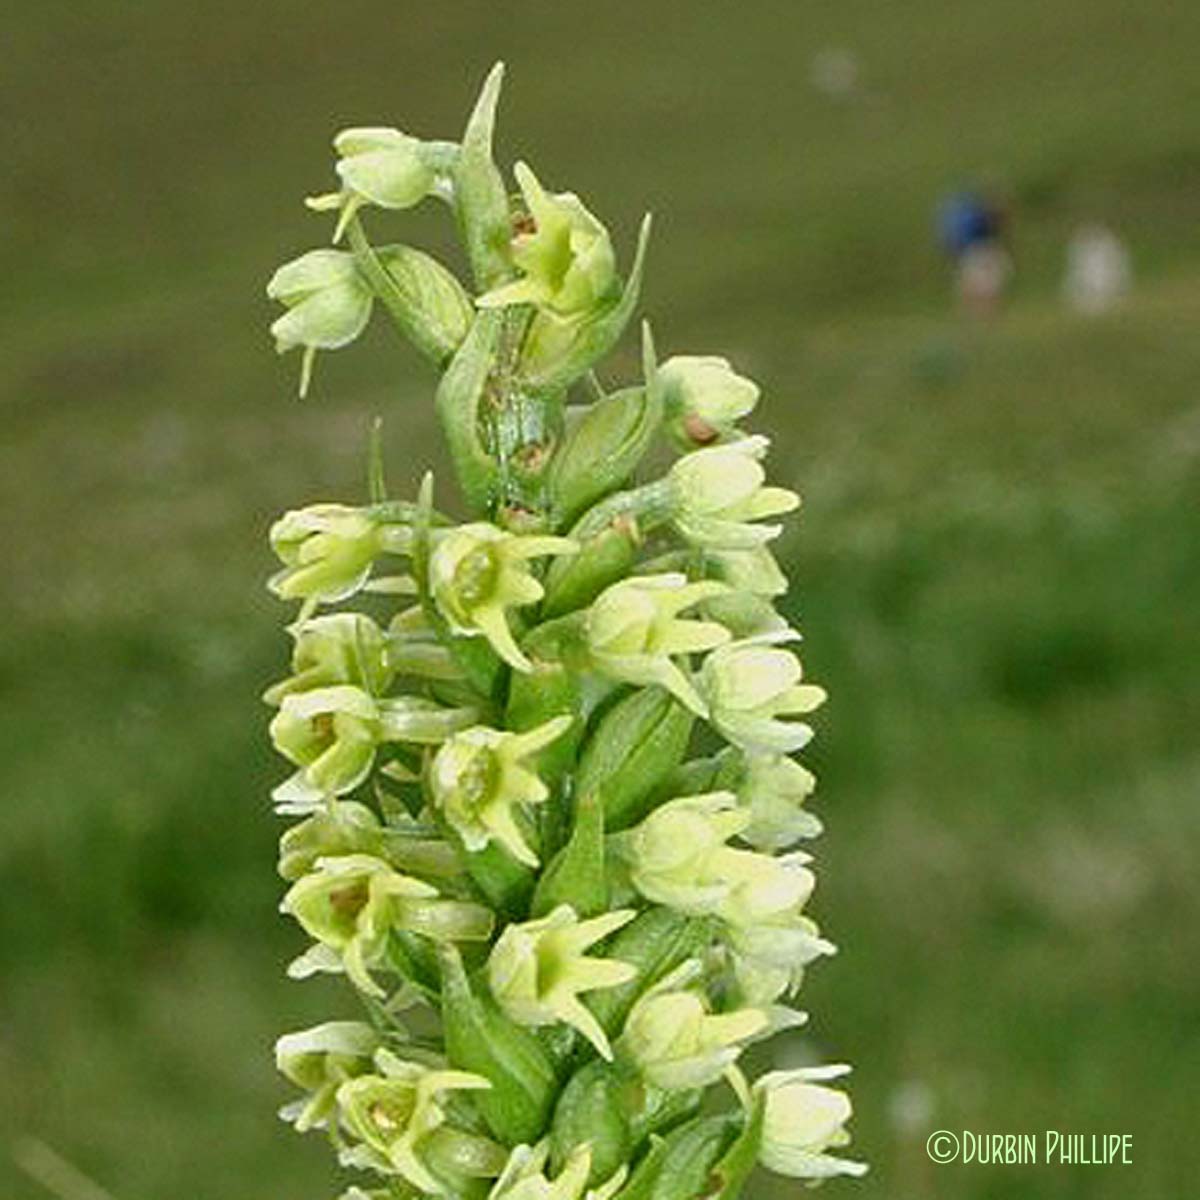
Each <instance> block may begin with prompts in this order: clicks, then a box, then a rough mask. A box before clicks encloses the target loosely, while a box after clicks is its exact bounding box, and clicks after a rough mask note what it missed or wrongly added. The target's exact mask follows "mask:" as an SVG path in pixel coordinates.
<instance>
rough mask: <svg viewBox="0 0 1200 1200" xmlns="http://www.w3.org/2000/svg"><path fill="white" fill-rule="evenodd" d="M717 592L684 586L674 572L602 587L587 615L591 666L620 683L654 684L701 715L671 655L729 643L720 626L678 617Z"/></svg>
mask: <svg viewBox="0 0 1200 1200" xmlns="http://www.w3.org/2000/svg"><path fill="white" fill-rule="evenodd" d="M723 590H724V585H723V584H719V583H714V582H700V583H688V581H687V577H686V576H685V575H675V574H667V575H643V576H635V577H634V578H632V579H627V580H624V581H623V582H621V583H615V584H613V585H612V586H611V587H609V588H606V589H605V590H604V591H603V592H602V593H601V594H600V596H599V597H598V598H597V599H596V601H595V603H594V604H593V605H592V607H591V608H590V609H589V610H588V614H587V644H588V651H589V654H590V655H591V659H592V663H593V665H594V666H595V668H596V669H597V670H598V671H599V672H600V673H601V674H603V675H607V676H608V677H609V678H610V679H616V680H619V681H621V682H623V683H632V684H636V685H638V686H649V685H651V684H657V685H658V686H659V687H663V688H666V690H667V691H669V692H670V693H671V694H672V695H673V696H676V697H677V698H678V699H679V700H680V701H681V702H682V703H683V704H685V705H686V706H687V707H688V708H689V709H691V711H692V712H694V713H696V714H698V715H700V716H704V715H706V709H705V706H704V701H703V700H702V699H701V697H700V696H699V694H698V693H697V691H696V689H695V687H694V686H693V684H692V682H691V680H690V679H689V678H688V677H687V675H685V674H684V672H683V671H682V670H681V668H680V667H679V666H678V664H676V663H675V662H673V661H672V657H673V656H674V655H680V654H692V653H696V652H699V651H703V650H710V649H712V648H713V647H714V646H719V645H721V644H722V643H723V642H727V641H728V640H729V631H728V630H727V629H725V627H724V626H722V625H717V624H716V623H714V622H712V621H692V620H680V619H679V617H678V614H679V613H680V612H682V611H683V610H684V609H686V608H691V607H692V605H694V604H698V603H699V602H700V601H701V600H704V599H706V598H707V597H709V596H713V595H716V594H717V593H719V592H721V591H723Z"/></svg>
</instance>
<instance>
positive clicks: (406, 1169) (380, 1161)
mask: <svg viewBox="0 0 1200 1200" xmlns="http://www.w3.org/2000/svg"><path fill="white" fill-rule="evenodd" d="M376 1062H377V1063H378V1066H379V1070H380V1073H379V1074H372V1075H361V1076H359V1077H358V1078H357V1079H351V1080H349V1081H347V1082H346V1083H344V1084H342V1085H341V1087H339V1088H338V1091H337V1103H338V1108H339V1110H340V1113H341V1119H342V1123H343V1124H344V1126H345V1127H346V1129H347V1131H348V1132H349V1133H350V1134H351V1135H352V1136H353V1137H355V1138H357V1139H358V1140H359V1142H360V1145H358V1146H355V1147H354V1149H353V1150H351V1151H350V1152H349V1153H345V1154H343V1158H342V1161H343V1162H344V1163H346V1164H347V1165H352V1166H361V1167H370V1168H373V1169H374V1170H377V1171H379V1172H381V1173H383V1174H385V1175H400V1176H402V1177H403V1178H404V1179H405V1180H406V1181H407V1182H408V1183H410V1184H412V1186H413V1187H415V1188H418V1189H419V1190H420V1191H421V1192H424V1193H426V1194H430V1195H434V1196H438V1195H443V1194H444V1193H445V1192H446V1187H445V1185H444V1184H443V1182H442V1181H441V1180H440V1179H439V1178H438V1176H437V1175H435V1174H434V1173H433V1171H432V1170H431V1168H430V1163H429V1159H428V1155H429V1151H430V1150H431V1148H432V1146H431V1143H432V1142H433V1140H434V1139H435V1138H436V1137H437V1135H438V1133H439V1132H440V1131H442V1130H446V1131H447V1132H450V1131H451V1127H450V1126H449V1125H448V1124H447V1112H446V1102H445V1093H447V1092H451V1091H474V1090H481V1089H486V1088H488V1087H490V1086H491V1085H490V1084H489V1083H488V1081H487V1080H486V1079H484V1078H482V1076H479V1075H473V1074H471V1073H470V1072H467V1071H450V1070H439V1069H436V1068H432V1067H427V1066H423V1065H422V1064H420V1063H414V1062H406V1061H405V1060H403V1059H400V1058H397V1057H396V1056H395V1055H394V1054H389V1053H388V1052H387V1051H386V1050H385V1051H381V1052H380V1053H379V1054H377V1055H376ZM499 1169H500V1168H499V1166H498V1167H497V1170H499Z"/></svg>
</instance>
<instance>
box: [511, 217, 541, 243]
mask: <svg viewBox="0 0 1200 1200" xmlns="http://www.w3.org/2000/svg"><path fill="white" fill-rule="evenodd" d="M512 231H513V236H514V237H521V236H525V237H528V236H529V235H530V234H532V233H536V232H537V222H536V221H535V220H534V219H533V215H532V214H531V213H527V212H519V213H514V214H513V219H512Z"/></svg>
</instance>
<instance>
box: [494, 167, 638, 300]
mask: <svg viewBox="0 0 1200 1200" xmlns="http://www.w3.org/2000/svg"><path fill="white" fill-rule="evenodd" d="M514 173H515V174H516V177H517V184H518V185H519V187H520V189H521V195H522V196H523V198H524V200H525V206H526V208H527V209H528V211H529V220H530V222H531V223H532V226H533V228H532V229H531V230H530V231H529V232H525V233H520V234H518V235H517V236H516V237H515V238H514V239H513V244H512V258H513V262H514V263H515V264H516V266H517V268H518V269H519V270H520V271H521V274H522V278H521V279H519V280H517V281H516V282H515V283H508V284H504V285H503V286H501V287H498V288H496V289H494V290H493V291H490V292H488V293H486V294H485V295H483V296H481V297H480V298H479V300H478V301H477V303H478V304H479V305H480V307H481V308H500V307H503V306H505V305H509V304H534V305H536V306H537V307H538V308H543V309H548V310H549V311H550V312H551V313H554V314H555V315H557V316H560V317H571V316H574V315H576V314H578V313H581V312H586V311H588V310H590V309H593V308H595V307H596V306H597V305H598V304H600V303H602V302H603V301H604V300H606V299H608V298H609V297H610V296H611V294H612V292H613V290H614V288H615V287H616V283H617V274H616V263H615V260H614V258H613V249H612V242H611V241H610V240H609V237H608V230H606V229H605V228H604V226H603V225H601V224H600V222H599V221H597V220H596V218H595V217H594V216H592V214H591V213H590V212H588V210H587V209H586V208H585V207H584V206H583V202H582V201H581V200H580V199H579V197H578V196H576V195H575V194H574V193H573V192H562V193H560V194H558V195H555V194H553V193H550V192H547V191H546V190H545V189H544V188H543V187H542V185H541V183H540V182H538V178H537V176H536V175H534V173H533V171H531V170H530V168H529V167H528V166H527V165H526V164H525V163H523V162H519V163H517V165H516V168H515V172H514Z"/></svg>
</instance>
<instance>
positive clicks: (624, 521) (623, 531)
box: [611, 513, 642, 546]
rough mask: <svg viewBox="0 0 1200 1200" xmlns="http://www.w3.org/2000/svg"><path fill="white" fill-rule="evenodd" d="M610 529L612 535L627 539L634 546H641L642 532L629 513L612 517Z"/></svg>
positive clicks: (634, 518)
mask: <svg viewBox="0 0 1200 1200" xmlns="http://www.w3.org/2000/svg"><path fill="white" fill-rule="evenodd" d="M611 528H612V530H613V532H614V533H619V534H620V535H621V536H622V537H627V538H628V539H629V540H630V541H631V542H632V543H633V544H634V545H635V546H637V545H641V541H642V531H641V530H640V529H639V528H638V523H637V518H636V517H635V516H633V515H632V514H630V513H622V514H621V515H620V516H619V517H613V519H612V525H611Z"/></svg>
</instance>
